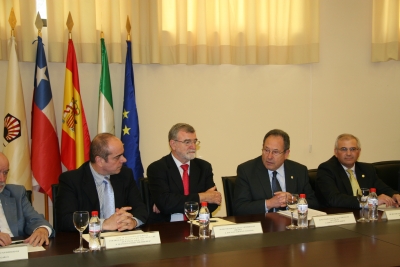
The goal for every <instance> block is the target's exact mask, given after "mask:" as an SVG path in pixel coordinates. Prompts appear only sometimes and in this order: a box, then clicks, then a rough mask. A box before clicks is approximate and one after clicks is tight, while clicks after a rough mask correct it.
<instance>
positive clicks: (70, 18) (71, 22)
mask: <svg viewBox="0 0 400 267" xmlns="http://www.w3.org/2000/svg"><path fill="white" fill-rule="evenodd" d="M66 25H67V28H68V32H69V39H72V28H73V27H74V21H73V20H72V16H71V12H69V13H68V19H67V24H66Z"/></svg>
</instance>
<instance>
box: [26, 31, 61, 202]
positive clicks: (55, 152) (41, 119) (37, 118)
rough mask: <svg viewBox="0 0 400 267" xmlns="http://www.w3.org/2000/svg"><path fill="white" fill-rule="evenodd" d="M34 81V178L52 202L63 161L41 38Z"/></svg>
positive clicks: (32, 159) (32, 151)
mask: <svg viewBox="0 0 400 267" xmlns="http://www.w3.org/2000/svg"><path fill="white" fill-rule="evenodd" d="M33 80H34V81H33V84H34V89H33V99H32V125H31V127H32V131H31V132H32V133H31V135H32V148H31V162H32V173H33V178H35V180H36V181H37V182H38V183H39V186H40V190H39V191H40V192H42V193H46V194H47V195H48V196H49V197H50V198H52V193H51V185H52V184H58V176H59V175H60V174H61V159H60V149H59V147H58V137H57V125H56V118H55V113H54V104H53V94H52V92H51V87H50V76H49V70H48V68H47V62H46V55H45V53H44V48H43V42H42V37H40V36H38V42H37V52H36V65H35V77H34V79H33Z"/></svg>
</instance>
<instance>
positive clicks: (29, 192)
mask: <svg viewBox="0 0 400 267" xmlns="http://www.w3.org/2000/svg"><path fill="white" fill-rule="evenodd" d="M26 197H27V198H28V200H29V202H30V203H31V205H32V190H26Z"/></svg>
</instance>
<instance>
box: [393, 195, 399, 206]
mask: <svg viewBox="0 0 400 267" xmlns="http://www.w3.org/2000/svg"><path fill="white" fill-rule="evenodd" d="M392 199H393V200H394V201H395V202H396V203H395V206H396V208H398V207H399V205H400V195H399V194H394V195H393V196H392Z"/></svg>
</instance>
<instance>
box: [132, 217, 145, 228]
mask: <svg viewBox="0 0 400 267" xmlns="http://www.w3.org/2000/svg"><path fill="white" fill-rule="evenodd" d="M132 219H134V220H135V221H136V228H137V227H139V226H141V225H143V222H142V221H141V220H139V219H138V218H135V217H132Z"/></svg>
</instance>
